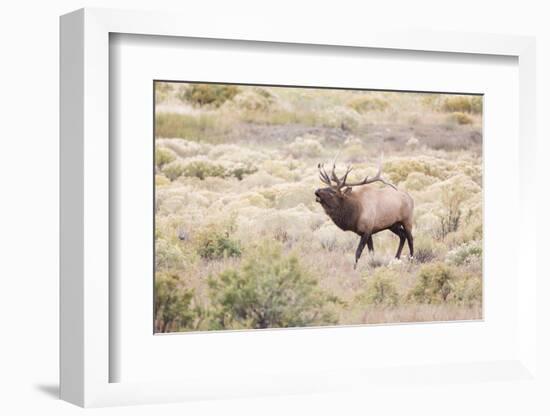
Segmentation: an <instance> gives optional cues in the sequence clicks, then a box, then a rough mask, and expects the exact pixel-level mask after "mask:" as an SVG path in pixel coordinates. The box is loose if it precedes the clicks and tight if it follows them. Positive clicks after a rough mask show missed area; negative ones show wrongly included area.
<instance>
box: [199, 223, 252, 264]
mask: <svg viewBox="0 0 550 416" xmlns="http://www.w3.org/2000/svg"><path fill="white" fill-rule="evenodd" d="M231 231H232V226H231V225H225V224H224V225H218V224H210V225H208V226H206V227H204V228H203V229H202V230H201V231H200V232H199V233H198V234H197V236H196V241H195V244H196V247H197V253H198V255H199V256H201V257H202V258H203V259H206V260H218V259H222V258H224V257H239V256H240V255H241V253H242V250H241V245H240V243H239V242H238V241H236V240H233V239H232V238H231V237H230V233H231Z"/></svg>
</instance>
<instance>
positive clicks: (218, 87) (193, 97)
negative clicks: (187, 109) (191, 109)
mask: <svg viewBox="0 0 550 416" xmlns="http://www.w3.org/2000/svg"><path fill="white" fill-rule="evenodd" d="M239 92H240V89H239V88H238V87H237V86H235V85H223V84H191V85H189V86H188V87H187V88H186V89H185V90H184V92H183V94H182V95H180V99H183V100H185V101H187V102H189V103H191V104H192V105H195V106H203V105H211V106H213V107H219V106H221V105H222V104H223V103H225V102H226V101H227V100H231V99H232V98H233V97H234V96H236V95H237V94H238V93H239Z"/></svg>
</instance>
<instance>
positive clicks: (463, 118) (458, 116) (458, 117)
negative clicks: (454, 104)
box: [447, 112, 474, 125]
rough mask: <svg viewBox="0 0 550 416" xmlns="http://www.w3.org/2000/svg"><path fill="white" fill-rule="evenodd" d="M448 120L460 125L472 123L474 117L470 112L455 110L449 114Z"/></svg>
mask: <svg viewBox="0 0 550 416" xmlns="http://www.w3.org/2000/svg"><path fill="white" fill-rule="evenodd" d="M447 120H448V121H449V122H451V123H456V124H460V125H464V124H472V123H473V122H474V120H473V118H472V117H470V116H469V115H468V114H464V113H462V112H454V113H452V114H451V115H449V116H448V118H447Z"/></svg>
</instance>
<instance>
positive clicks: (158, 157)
mask: <svg viewBox="0 0 550 416" xmlns="http://www.w3.org/2000/svg"><path fill="white" fill-rule="evenodd" d="M174 160H176V155H175V154H174V152H172V151H171V150H169V149H165V148H163V147H157V148H156V149H155V163H156V165H157V167H158V168H159V169H162V167H163V166H164V165H166V164H167V163H170V162H173V161H174Z"/></svg>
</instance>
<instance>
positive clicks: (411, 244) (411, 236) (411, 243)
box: [403, 224, 414, 257]
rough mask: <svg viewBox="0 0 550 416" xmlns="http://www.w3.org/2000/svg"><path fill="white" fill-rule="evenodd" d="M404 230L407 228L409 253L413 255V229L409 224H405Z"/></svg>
mask: <svg viewBox="0 0 550 416" xmlns="http://www.w3.org/2000/svg"><path fill="white" fill-rule="evenodd" d="M403 230H405V235H406V236H407V243H408V244H409V253H410V255H411V257H413V256H414V245H413V240H414V239H413V235H412V231H411V227H410V226H408V225H407V224H403Z"/></svg>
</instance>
